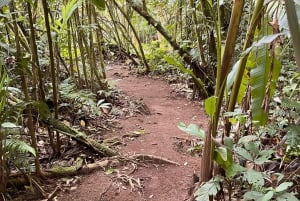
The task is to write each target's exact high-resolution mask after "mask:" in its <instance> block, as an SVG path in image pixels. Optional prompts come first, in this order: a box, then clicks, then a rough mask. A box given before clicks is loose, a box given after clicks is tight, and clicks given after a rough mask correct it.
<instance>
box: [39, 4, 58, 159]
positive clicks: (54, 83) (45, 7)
mask: <svg viewBox="0 0 300 201" xmlns="http://www.w3.org/2000/svg"><path fill="white" fill-rule="evenodd" d="M42 4H43V10H44V17H45V26H46V31H47V38H48V46H49V60H50V69H51V77H52V89H53V93H52V95H53V105H54V117H55V118H56V119H58V90H57V79H56V78H57V77H56V69H55V63H54V59H55V58H54V52H53V43H52V36H51V29H50V23H49V10H48V5H47V1H46V0H42ZM49 137H50V142H51V141H52V144H51V146H52V148H53V150H54V152H55V153H58V152H59V150H57V148H56V146H55V145H54V139H53V135H52V133H51V132H50V133H49Z"/></svg>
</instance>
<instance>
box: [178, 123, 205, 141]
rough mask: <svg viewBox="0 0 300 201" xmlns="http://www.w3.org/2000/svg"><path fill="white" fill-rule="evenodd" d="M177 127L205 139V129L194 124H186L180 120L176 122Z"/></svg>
mask: <svg viewBox="0 0 300 201" xmlns="http://www.w3.org/2000/svg"><path fill="white" fill-rule="evenodd" d="M177 127H178V128H179V129H180V130H182V131H184V132H186V133H188V134H190V135H193V136H196V137H199V138H201V139H205V135H206V134H205V131H204V130H202V129H200V128H199V126H197V125H196V124H190V125H188V126H186V125H185V124H184V123H182V122H180V123H178V124H177Z"/></svg>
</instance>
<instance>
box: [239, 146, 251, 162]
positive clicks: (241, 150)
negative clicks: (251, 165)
mask: <svg viewBox="0 0 300 201" xmlns="http://www.w3.org/2000/svg"><path fill="white" fill-rule="evenodd" d="M235 151H236V153H237V154H238V155H240V156H241V157H243V159H246V160H248V161H253V157H252V156H251V154H250V153H249V152H248V151H247V150H246V149H244V148H242V147H237V148H236V150H235Z"/></svg>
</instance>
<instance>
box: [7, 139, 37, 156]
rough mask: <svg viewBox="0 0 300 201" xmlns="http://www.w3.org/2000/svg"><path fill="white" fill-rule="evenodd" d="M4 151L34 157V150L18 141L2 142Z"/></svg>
mask: <svg viewBox="0 0 300 201" xmlns="http://www.w3.org/2000/svg"><path fill="white" fill-rule="evenodd" d="M4 143H5V144H4V150H5V151H7V152H9V153H10V154H12V153H31V154H32V155H34V156H36V153H35V150H34V148H33V147H31V146H30V145H28V144H27V143H25V142H23V141H21V140H18V139H6V140H5V141H4Z"/></svg>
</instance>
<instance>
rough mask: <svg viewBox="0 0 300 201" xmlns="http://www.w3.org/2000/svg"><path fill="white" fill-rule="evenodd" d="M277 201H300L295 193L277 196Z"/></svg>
mask: <svg viewBox="0 0 300 201" xmlns="http://www.w3.org/2000/svg"><path fill="white" fill-rule="evenodd" d="M276 200H278V201H281V200H285V201H286V200H288V201H299V199H298V198H297V197H296V196H295V194H294V193H288V192H284V193H282V194H280V195H278V196H276Z"/></svg>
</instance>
